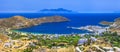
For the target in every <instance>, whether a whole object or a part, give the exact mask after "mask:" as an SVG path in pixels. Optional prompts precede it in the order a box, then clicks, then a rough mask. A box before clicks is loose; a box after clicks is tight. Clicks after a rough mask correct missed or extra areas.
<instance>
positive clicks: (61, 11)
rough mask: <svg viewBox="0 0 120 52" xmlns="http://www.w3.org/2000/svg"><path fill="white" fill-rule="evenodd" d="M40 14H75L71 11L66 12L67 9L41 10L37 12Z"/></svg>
mask: <svg viewBox="0 0 120 52" xmlns="http://www.w3.org/2000/svg"><path fill="white" fill-rule="evenodd" d="M38 12H40V13H77V12H74V11H72V10H67V9H63V8H58V9H43V10H40V11H38Z"/></svg>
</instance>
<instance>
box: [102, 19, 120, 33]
mask: <svg viewBox="0 0 120 52" xmlns="http://www.w3.org/2000/svg"><path fill="white" fill-rule="evenodd" d="M100 24H102V25H109V26H110V29H109V31H111V32H118V33H119V34H120V18H116V19H115V20H114V21H113V22H108V21H102V22H101V23H100Z"/></svg>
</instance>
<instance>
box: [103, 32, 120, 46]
mask: <svg viewBox="0 0 120 52" xmlns="http://www.w3.org/2000/svg"><path fill="white" fill-rule="evenodd" d="M102 37H103V38H104V39H105V40H107V41H109V42H110V43H111V44H112V45H113V46H116V47H120V36H119V35H117V32H114V33H111V32H104V33H103V36H102Z"/></svg>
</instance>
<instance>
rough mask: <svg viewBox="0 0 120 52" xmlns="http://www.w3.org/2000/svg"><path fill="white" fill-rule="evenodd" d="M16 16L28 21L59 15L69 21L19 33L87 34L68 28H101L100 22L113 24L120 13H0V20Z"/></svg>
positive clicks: (83, 31)
mask: <svg viewBox="0 0 120 52" xmlns="http://www.w3.org/2000/svg"><path fill="white" fill-rule="evenodd" d="M16 15H20V16H24V17H26V18H30V19H32V18H41V17H46V16H54V15H59V16H63V17H66V18H68V19H69V20H70V21H69V22H57V23H45V24H41V25H37V26H32V27H27V28H22V29H18V30H17V31H21V32H29V33H40V34H71V33H76V34H80V33H89V32H88V31H85V30H79V29H72V28H68V27H82V26H87V25H94V26H95V25H97V26H103V25H100V24H99V23H100V22H101V21H110V22H113V21H114V19H116V18H118V17H120V13H60V14H58V13H57V14H56V13H0V18H1V19H2V18H10V17H12V16H16Z"/></svg>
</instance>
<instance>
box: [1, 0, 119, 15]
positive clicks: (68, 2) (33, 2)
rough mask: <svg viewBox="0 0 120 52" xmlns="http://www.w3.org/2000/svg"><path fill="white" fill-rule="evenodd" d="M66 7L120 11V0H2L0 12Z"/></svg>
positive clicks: (34, 10)
mask: <svg viewBox="0 0 120 52" xmlns="http://www.w3.org/2000/svg"><path fill="white" fill-rule="evenodd" d="M57 8H64V9H69V10H73V11H77V12H81V13H82V12H83V13H89V12H90V13H92V12H95V13H105V12H107V13H110V12H115V11H119V12H120V0H0V12H37V11H39V10H42V9H57Z"/></svg>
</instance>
